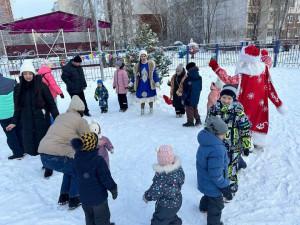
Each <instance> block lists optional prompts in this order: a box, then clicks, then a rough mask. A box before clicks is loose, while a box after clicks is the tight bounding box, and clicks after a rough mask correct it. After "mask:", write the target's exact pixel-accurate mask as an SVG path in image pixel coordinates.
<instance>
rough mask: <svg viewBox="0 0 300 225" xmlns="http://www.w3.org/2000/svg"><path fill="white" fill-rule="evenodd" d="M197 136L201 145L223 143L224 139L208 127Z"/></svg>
mask: <svg viewBox="0 0 300 225" xmlns="http://www.w3.org/2000/svg"><path fill="white" fill-rule="evenodd" d="M197 138H198V142H199V144H200V145H223V141H222V140H221V139H220V138H218V137H217V136H215V135H214V134H212V133H210V132H209V131H208V130H206V129H204V130H201V131H200V132H199V134H198V137H197Z"/></svg>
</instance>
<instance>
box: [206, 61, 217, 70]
mask: <svg viewBox="0 0 300 225" xmlns="http://www.w3.org/2000/svg"><path fill="white" fill-rule="evenodd" d="M208 65H209V66H210V67H211V69H212V70H213V71H216V69H218V68H219V65H218V63H217V61H216V60H214V59H212V60H210V62H209V64H208Z"/></svg>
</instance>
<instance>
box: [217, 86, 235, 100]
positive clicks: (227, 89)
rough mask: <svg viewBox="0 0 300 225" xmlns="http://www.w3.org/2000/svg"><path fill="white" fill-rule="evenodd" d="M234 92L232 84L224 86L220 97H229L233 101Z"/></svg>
mask: <svg viewBox="0 0 300 225" xmlns="http://www.w3.org/2000/svg"><path fill="white" fill-rule="evenodd" d="M236 92H237V88H236V86H234V85H232V84H226V85H224V86H223V89H222V91H221V93H220V96H223V95H229V96H231V97H232V98H233V100H235V99H236Z"/></svg>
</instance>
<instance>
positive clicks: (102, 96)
mask: <svg viewBox="0 0 300 225" xmlns="http://www.w3.org/2000/svg"><path fill="white" fill-rule="evenodd" d="M97 84H98V87H97V88H96V90H95V96H94V97H95V100H96V101H99V107H100V109H101V113H107V111H108V102H107V100H108V91H107V89H106V87H105V86H104V84H103V81H102V80H98V81H97Z"/></svg>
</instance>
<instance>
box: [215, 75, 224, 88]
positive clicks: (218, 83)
mask: <svg viewBox="0 0 300 225" xmlns="http://www.w3.org/2000/svg"><path fill="white" fill-rule="evenodd" d="M224 84H225V83H224V82H223V81H221V80H220V79H219V78H217V81H216V82H215V86H216V88H219V89H222V88H223V86H224Z"/></svg>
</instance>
